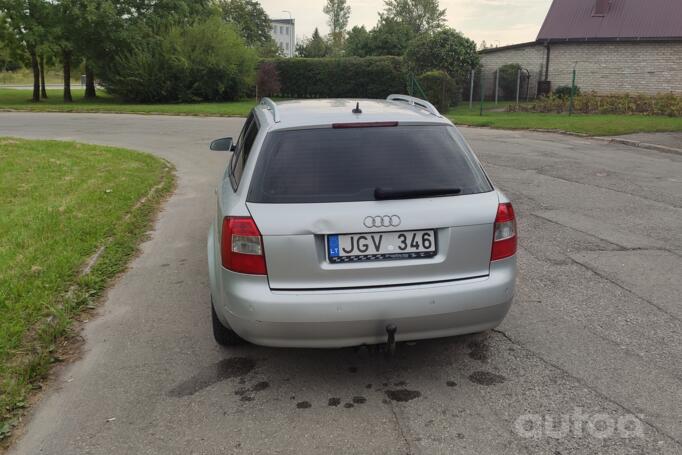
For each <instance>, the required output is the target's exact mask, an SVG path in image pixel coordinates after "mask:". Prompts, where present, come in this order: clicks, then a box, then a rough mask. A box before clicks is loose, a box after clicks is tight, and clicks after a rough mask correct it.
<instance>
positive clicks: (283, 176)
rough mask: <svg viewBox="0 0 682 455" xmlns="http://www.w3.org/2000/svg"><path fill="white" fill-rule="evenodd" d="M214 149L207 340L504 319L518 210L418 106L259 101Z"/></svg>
mask: <svg viewBox="0 0 682 455" xmlns="http://www.w3.org/2000/svg"><path fill="white" fill-rule="evenodd" d="M211 148H212V149H213V150H221V151H227V152H232V155H231V159H230V162H229V165H228V167H227V169H226V171H225V175H224V178H223V180H222V182H221V184H220V186H219V188H218V191H217V194H218V200H217V208H216V216H215V219H214V220H213V222H212V224H211V227H210V230H209V234H208V270H209V276H210V288H211V289H210V291H211V302H212V318H213V332H214V336H215V339H216V341H217V342H218V343H220V344H222V345H231V344H235V343H238V342H241V341H243V340H246V341H249V342H251V343H255V344H258V345H263V346H278V347H306V348H311V347H313V348H334V347H344V346H358V345H363V344H379V343H387V342H388V343H394V342H395V341H408V340H419V339H427V338H437V337H447V336H453V335H460V334H466V333H475V332H481V331H484V330H487V329H491V328H493V327H496V326H497V325H498V324H500V322H501V321H502V320H503V319H504V317H505V315H506V314H507V311H508V310H509V307H510V305H511V303H512V300H513V297H514V288H515V281H516V249H517V232H516V219H515V216H514V209H513V208H512V204H511V203H510V201H509V200H508V199H507V198H506V197H505V195H504V194H502V193H501V192H500V191H499V190H497V189H496V188H495V186H494V185H493V184H492V182H491V181H490V179H489V178H488V176H487V175H486V173H485V172H484V170H483V169H482V167H481V165H480V163H479V162H478V160H477V158H476V157H475V156H474V154H473V152H472V151H471V148H470V147H469V145H468V144H467V143H466V141H465V140H464V138H463V137H462V135H461V134H460V133H459V131H458V130H457V128H455V126H454V125H453V124H452V123H451V122H450V121H449V120H448V119H446V118H444V117H443V116H441V115H440V114H439V113H438V111H437V110H436V109H435V108H434V107H433V106H432V105H431V104H429V103H428V102H426V101H423V100H420V99H417V98H412V97H409V96H405V95H391V96H390V97H388V99H387V100H359V101H358V100H343V99H331V100H306V101H287V102H281V103H275V102H273V101H271V100H269V99H267V98H266V99H264V100H263V101H262V103H261V104H260V105H259V106H257V107H256V108H255V109H254V110H253V111H252V112H251V115H250V116H249V118H248V119H247V120H246V123H245V124H244V127H243V129H242V131H241V134H240V135H239V137H238V138H237V139H235V140H233V139H232V138H224V139H218V140H216V141H214V142H213V143H212V144H211Z"/></svg>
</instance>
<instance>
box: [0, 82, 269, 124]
mask: <svg viewBox="0 0 682 455" xmlns="http://www.w3.org/2000/svg"><path fill="white" fill-rule="evenodd" d="M83 92H84V89H81V88H80V87H79V88H76V89H72V95H73V101H74V102H73V103H70V104H67V103H64V101H63V99H62V98H63V92H62V90H60V89H49V90H47V95H48V98H47V99H46V100H42V101H40V103H33V102H32V101H31V93H32V92H31V91H30V90H13V89H0V110H2V109H11V110H20V111H36V112H121V113H135V114H173V115H197V116H201V115H203V116H213V117H221V116H224V117H246V116H247V115H248V114H249V111H250V110H251V108H253V106H255V105H256V100H255V99H248V100H243V101H235V102H224V103H187V104H132V103H124V102H121V101H119V100H117V99H115V98H112V97H110V96H108V95H107V94H105V93H104V92H102V91H99V93H98V98H97V99H96V100H84V99H83Z"/></svg>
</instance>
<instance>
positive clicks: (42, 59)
mask: <svg viewBox="0 0 682 455" xmlns="http://www.w3.org/2000/svg"><path fill="white" fill-rule="evenodd" d="M40 94H41V95H42V96H43V99H47V88H46V87H45V56H44V55H41V56H40Z"/></svg>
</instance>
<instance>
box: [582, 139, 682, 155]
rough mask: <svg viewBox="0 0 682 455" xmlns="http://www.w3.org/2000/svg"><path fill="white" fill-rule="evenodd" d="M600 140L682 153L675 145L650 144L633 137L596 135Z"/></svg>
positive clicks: (675, 153)
mask: <svg viewBox="0 0 682 455" xmlns="http://www.w3.org/2000/svg"><path fill="white" fill-rule="evenodd" d="M593 139H597V140H600V141H604V142H608V143H609V144H620V145H627V146H629V147H637V148H641V149H647V150H654V151H656V152H661V153H671V154H673V155H682V149H679V148H675V147H668V146H666V145H658V144H649V143H647V142H639V141H633V140H631V139H623V138H619V137H615V138H609V137H594V138H593Z"/></svg>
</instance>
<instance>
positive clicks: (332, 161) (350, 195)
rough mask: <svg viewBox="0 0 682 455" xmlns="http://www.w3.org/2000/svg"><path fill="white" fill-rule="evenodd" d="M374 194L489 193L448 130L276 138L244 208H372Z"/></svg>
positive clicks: (328, 131) (325, 131) (280, 134)
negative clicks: (430, 190) (285, 205)
mask: <svg viewBox="0 0 682 455" xmlns="http://www.w3.org/2000/svg"><path fill="white" fill-rule="evenodd" d="M377 188H388V189H392V190H401V191H402V190H405V191H409V190H422V189H425V188H459V189H461V193H460V194H462V195H465V194H475V193H484V192H488V191H492V188H491V186H490V183H489V182H488V180H487V178H486V177H485V175H484V173H483V171H482V170H481V168H480V166H479V165H478V163H477V162H476V160H475V159H474V158H473V156H472V155H471V153H470V152H469V151H468V150H467V148H466V146H465V145H464V143H463V141H462V140H461V139H460V138H459V137H458V134H457V132H456V130H455V129H454V128H452V127H450V126H423V125H422V126H397V127H380V128H350V129H335V128H319V129H308V130H289V131H276V132H273V133H270V134H269V135H268V137H267V138H266V140H265V143H264V145H263V149H262V151H261V153H260V155H259V158H258V163H257V165H256V169H255V173H254V176H253V179H252V180H251V188H250V191H249V198H248V200H249V202H258V203H313V202H355V201H372V200H374V199H375V196H374V195H375V190H376V189H377Z"/></svg>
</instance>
